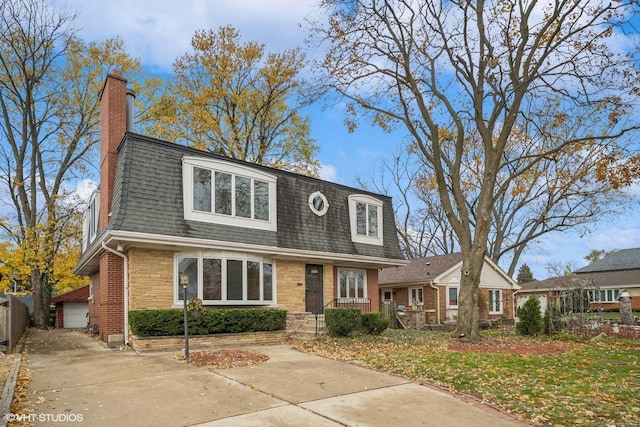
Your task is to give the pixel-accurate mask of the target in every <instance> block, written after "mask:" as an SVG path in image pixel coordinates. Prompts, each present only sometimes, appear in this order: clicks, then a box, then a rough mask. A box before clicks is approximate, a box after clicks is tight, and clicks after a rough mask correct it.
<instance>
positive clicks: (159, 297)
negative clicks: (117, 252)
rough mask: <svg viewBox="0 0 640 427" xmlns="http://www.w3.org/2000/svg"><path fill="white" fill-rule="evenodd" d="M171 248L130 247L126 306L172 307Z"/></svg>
mask: <svg viewBox="0 0 640 427" xmlns="http://www.w3.org/2000/svg"><path fill="white" fill-rule="evenodd" d="M173 254H174V253H173V252H172V251H160V250H149V249H138V248H132V249H131V250H130V251H129V252H128V253H127V255H128V256H129V309H130V310H157V309H165V308H171V307H173V288H174V286H173Z"/></svg>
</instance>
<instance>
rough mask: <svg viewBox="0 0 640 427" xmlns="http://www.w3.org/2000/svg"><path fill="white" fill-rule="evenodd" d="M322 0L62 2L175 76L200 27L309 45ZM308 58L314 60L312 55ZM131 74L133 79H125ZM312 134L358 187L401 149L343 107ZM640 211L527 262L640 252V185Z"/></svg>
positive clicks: (536, 264) (315, 112) (532, 252)
mask: <svg viewBox="0 0 640 427" xmlns="http://www.w3.org/2000/svg"><path fill="white" fill-rule="evenodd" d="M317 2H318V1H317V0H294V1H292V0H260V1H257V0H253V1H252V0H215V1H208V0H136V1H135V2H132V1H130V0H108V1H104V0H66V1H58V4H60V5H62V4H65V5H67V6H68V7H70V8H72V9H74V10H76V11H77V13H78V18H79V19H78V23H79V25H81V26H82V28H81V30H80V35H81V36H82V37H83V38H84V39H85V40H86V41H90V40H100V39H104V38H106V37H115V36H121V37H122V39H123V40H124V41H125V44H126V48H127V51H128V52H129V54H131V55H132V56H135V57H138V58H140V59H141V61H142V64H143V66H144V67H145V68H147V69H148V70H150V71H151V72H157V73H164V72H170V71H171V64H172V63H173V61H174V60H175V59H176V58H177V57H178V56H180V55H182V54H184V53H186V52H188V51H189V49H190V41H191V37H192V35H193V34H194V32H195V31H196V30H200V29H214V30H217V29H218V28H219V27H220V26H223V25H228V24H229V25H232V26H234V27H235V28H236V29H238V30H239V31H240V34H241V36H242V38H243V39H244V40H245V41H257V42H260V43H262V44H264V45H265V47H266V50H267V51H269V52H274V51H279V50H283V49H287V48H292V47H303V41H304V38H305V32H304V30H303V29H302V28H301V26H300V24H303V23H304V19H305V17H308V16H310V15H312V14H314V12H315V11H316V10H317V9H316V4H317ZM308 55H310V56H313V55H314V53H313V52H309V53H308ZM125 77H126V76H125ZM309 115H310V118H311V126H312V137H313V138H315V139H316V140H317V144H318V145H319V146H320V153H319V156H318V158H319V160H320V162H321V163H322V165H323V169H322V172H321V173H322V178H324V179H327V180H330V181H334V182H338V183H341V184H346V185H356V182H355V181H356V177H358V176H363V177H366V176H368V175H369V173H370V171H371V170H372V169H373V168H374V166H375V164H376V162H378V161H379V159H380V158H381V157H383V156H385V155H387V154H388V153H391V152H393V151H394V149H395V148H396V147H398V146H399V145H400V143H401V141H400V137H401V135H400V136H398V135H395V136H394V135H387V134H383V133H382V132H380V131H378V130H376V129H374V128H371V127H369V126H365V125H363V126H361V127H359V128H358V129H357V130H356V131H355V132H354V133H349V132H347V129H346V127H345V126H344V125H343V119H344V110H343V108H342V106H341V105H339V104H338V105H335V106H333V107H331V108H328V109H320V108H313V109H310V110H309ZM630 197H631V198H633V199H634V207H635V209H631V210H629V211H627V212H624V213H623V214H622V215H621V216H620V217H619V218H617V219H613V220H612V221H610V222H606V223H604V222H603V223H601V224H599V225H598V226H597V227H595V228H594V229H593V230H592V231H591V233H589V234H587V235H585V236H579V235H577V234H556V235H549V236H548V237H546V238H545V239H544V241H542V242H540V243H539V244H538V245H536V246H535V247H531V248H530V249H528V251H527V253H526V254H525V255H524V256H523V257H522V258H521V262H526V263H527V264H528V265H529V266H530V267H531V269H532V271H533V273H534V276H535V277H536V278H537V279H543V278H546V277H547V276H548V275H547V271H546V265H547V264H549V263H552V262H562V263H565V262H572V263H573V264H574V265H576V266H577V267H582V266H584V265H586V261H584V259H583V257H584V256H585V255H587V254H588V253H589V252H590V251H591V250H592V249H606V250H613V249H625V248H631V247H640V220H639V219H638V218H640V187H639V186H636V187H634V188H632V189H630Z"/></svg>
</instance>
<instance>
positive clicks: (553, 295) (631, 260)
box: [516, 248, 640, 312]
mask: <svg viewBox="0 0 640 427" xmlns="http://www.w3.org/2000/svg"><path fill="white" fill-rule="evenodd" d="M623 290H626V291H627V292H629V294H630V295H631V307H632V308H634V309H640V248H631V249H622V250H619V251H616V252H613V253H611V254H609V255H607V256H605V257H604V258H602V259H601V260H598V261H595V262H592V263H591V264H589V265H587V266H586V267H582V268H580V269H578V270H576V271H574V272H573V274H571V275H568V276H560V277H552V278H549V279H545V280H536V281H534V282H530V283H525V284H523V285H522V287H521V289H520V290H518V292H516V301H517V307H522V305H523V304H524V303H525V302H526V301H527V300H528V299H529V297H530V296H532V295H537V296H538V297H539V298H540V306H541V309H542V310H543V311H544V310H545V309H546V308H547V306H548V305H550V304H555V305H557V306H558V307H559V308H560V310H561V311H562V312H569V311H581V310H587V309H588V310H592V311H595V310H599V309H603V310H617V309H619V307H620V303H619V301H618V299H619V297H620V293H621V292H622V291H623ZM580 294H583V295H584V297H582V298H580Z"/></svg>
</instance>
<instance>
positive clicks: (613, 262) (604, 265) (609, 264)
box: [575, 248, 640, 274]
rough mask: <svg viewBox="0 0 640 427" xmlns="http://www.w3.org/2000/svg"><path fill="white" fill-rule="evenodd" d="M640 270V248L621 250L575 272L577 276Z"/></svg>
mask: <svg viewBox="0 0 640 427" xmlns="http://www.w3.org/2000/svg"><path fill="white" fill-rule="evenodd" d="M616 270H640V248H632V249H621V250H619V251H615V252H613V253H612V254H609V255H607V256H605V257H604V258H602V259H601V260H598V261H595V262H592V263H591V264H589V265H587V266H586V267H582V268H580V269H578V270H576V271H575V273H576V274H583V273H593V272H597V271H616Z"/></svg>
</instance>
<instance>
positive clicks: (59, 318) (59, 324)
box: [56, 302, 64, 328]
mask: <svg viewBox="0 0 640 427" xmlns="http://www.w3.org/2000/svg"><path fill="white" fill-rule="evenodd" d="M56 328H64V309H63V305H62V303H61V302H59V303H57V304H56Z"/></svg>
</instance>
